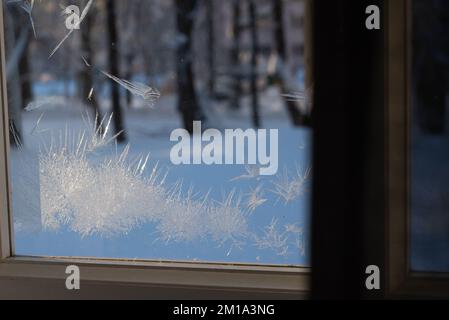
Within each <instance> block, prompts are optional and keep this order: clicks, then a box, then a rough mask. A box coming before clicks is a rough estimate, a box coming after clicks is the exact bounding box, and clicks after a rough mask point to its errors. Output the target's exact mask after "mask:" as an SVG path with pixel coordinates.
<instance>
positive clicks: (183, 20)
mask: <svg viewBox="0 0 449 320" xmlns="http://www.w3.org/2000/svg"><path fill="white" fill-rule="evenodd" d="M175 3H176V22H177V30H178V33H179V38H180V39H181V40H180V43H178V45H177V48H176V58H177V61H176V65H177V75H178V79H177V82H178V111H179V112H180V113H181V116H182V121H183V125H184V128H185V129H186V130H187V131H189V132H190V133H192V132H193V121H202V120H205V117H204V114H203V112H202V110H201V108H200V106H199V104H198V101H197V96H196V92H195V79H194V75H193V54H192V31H193V22H194V14H195V12H194V11H195V8H196V5H197V0H176V1H175Z"/></svg>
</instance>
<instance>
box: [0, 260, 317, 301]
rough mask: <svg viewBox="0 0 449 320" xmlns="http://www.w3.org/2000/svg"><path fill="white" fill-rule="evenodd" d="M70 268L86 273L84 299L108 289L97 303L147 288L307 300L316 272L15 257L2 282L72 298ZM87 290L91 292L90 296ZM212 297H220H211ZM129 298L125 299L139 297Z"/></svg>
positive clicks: (6, 264)
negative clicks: (35, 285)
mask: <svg viewBox="0 0 449 320" xmlns="http://www.w3.org/2000/svg"><path fill="white" fill-rule="evenodd" d="M70 264H75V265H77V266H79V268H80V273H81V290H80V293H81V295H82V294H83V290H82V289H83V287H84V288H89V286H98V285H100V287H103V290H98V289H96V292H95V293H92V292H89V297H94V298H103V297H105V296H108V293H111V290H112V292H113V291H116V290H115V289H117V290H118V292H120V291H122V292H123V290H122V288H123V286H125V287H131V288H136V289H137V288H138V289H139V290H142V289H145V288H147V289H149V291H148V292H151V293H152V296H154V294H155V290H154V288H155V287H157V288H159V289H158V293H161V295H160V296H158V295H156V296H155V297H163V296H164V292H165V294H168V296H172V295H171V294H170V292H172V294H174V295H175V296H179V293H180V292H184V295H181V298H187V299H188V298H189V297H192V296H195V297H199V298H203V299H209V298H211V299H214V298H223V297H229V298H236V299H239V298H252V297H254V298H261V299H265V298H266V299H276V298H282V299H285V298H287V299H305V298H307V297H308V291H309V287H310V286H309V281H310V269H309V268H301V267H283V266H257V265H230V264H210V263H187V262H150V261H133V260H129V261H125V260H98V259H84V258H40V257H39V258H34V257H11V258H7V259H4V260H2V261H1V262H0V282H1V280H2V279H5V280H14V282H16V281H26V282H27V283H28V282H29V281H30V282H31V280H42V281H44V283H45V284H46V285H47V284H48V285H49V286H50V287H52V286H55V288H53V291H54V290H59V291H67V293H69V291H68V290H66V289H65V279H66V277H67V275H66V274H65V268H66V266H67V265H70ZM52 280H55V281H52ZM50 287H46V288H45V291H48V290H50V289H51V288H50ZM6 290H7V288H6ZM160 290H162V291H160ZM180 290H181V291H180ZM25 291H27V290H25ZM50 291H51V290H50ZM87 291H88V290H87V289H86V290H85V292H87ZM97 292H98V293H97ZM131 292H132V290H131ZM211 292H213V293H215V294H213V295H210V293H211ZM123 293H124V296H120V298H123V299H126V298H133V297H132V296H128V294H126V293H125V292H123ZM190 293H192V296H191V295H190ZM0 295H1V290H0ZM39 295H40V296H41V298H44V299H45V294H44V297H42V292H40V293H39ZM19 296H23V297H25V298H28V297H30V296H29V295H28V292H23V293H20V292H19ZM148 297H150V296H148Z"/></svg>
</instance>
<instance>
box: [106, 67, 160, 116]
mask: <svg viewBox="0 0 449 320" xmlns="http://www.w3.org/2000/svg"><path fill="white" fill-rule="evenodd" d="M101 73H103V74H104V75H105V76H106V77H108V78H110V79H111V80H113V81H115V82H116V83H118V84H119V85H120V86H122V87H123V88H125V89H126V90H128V91H129V92H131V93H132V94H133V95H135V96H138V97H141V98H142V99H143V100H144V101H145V102H146V103H147V104H148V105H150V106H151V107H152V106H153V105H154V102H155V101H156V100H157V99H159V97H160V96H161V94H160V92H159V91H158V90H157V89H154V88H151V87H149V86H147V85H145V84H142V83H138V82H130V81H128V80H123V79H120V78H118V77H116V76H114V75H112V74H109V73H107V72H105V71H101Z"/></svg>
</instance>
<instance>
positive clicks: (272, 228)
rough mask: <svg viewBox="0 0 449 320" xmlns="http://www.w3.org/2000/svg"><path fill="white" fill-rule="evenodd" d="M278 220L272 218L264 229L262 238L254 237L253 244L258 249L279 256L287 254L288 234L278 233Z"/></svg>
mask: <svg viewBox="0 0 449 320" xmlns="http://www.w3.org/2000/svg"><path fill="white" fill-rule="evenodd" d="M277 224H278V220H277V219H275V218H273V219H272V220H271V222H270V224H268V225H267V226H266V227H265V228H264V234H263V235H262V237H258V236H256V239H255V242H256V245H257V247H258V248H259V249H271V250H274V251H275V252H276V254H278V255H280V256H284V255H286V254H287V252H288V236H289V235H288V232H286V231H283V232H280V231H279V230H278V227H277Z"/></svg>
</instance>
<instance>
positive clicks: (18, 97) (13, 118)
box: [4, 10, 23, 147]
mask: <svg viewBox="0 0 449 320" xmlns="http://www.w3.org/2000/svg"><path fill="white" fill-rule="evenodd" d="M4 19H5V44H6V48H5V51H6V63H7V69H10V70H11V71H10V74H9V75H8V78H7V82H8V85H7V94H8V113H9V140H10V144H11V146H13V147H17V146H21V145H22V135H21V114H20V112H21V110H22V105H23V103H22V92H21V91H22V90H21V85H20V75H19V68H18V63H17V62H18V61H17V60H16V61H14V59H13V57H12V56H13V55H14V51H15V38H16V37H15V35H14V21H13V19H12V17H11V13H10V12H7V10H5V13H4ZM19 61H20V60H19ZM8 64H10V65H9V66H8Z"/></svg>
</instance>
